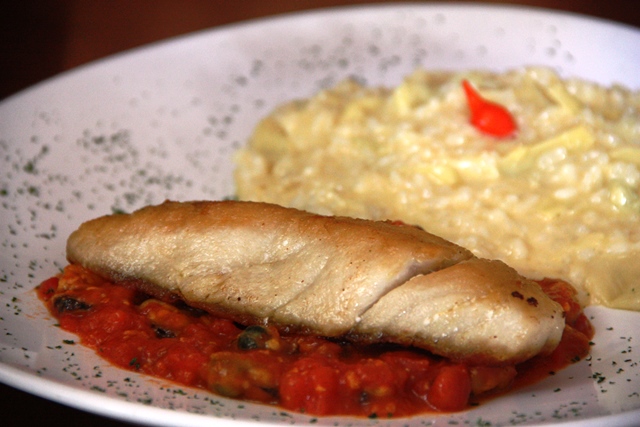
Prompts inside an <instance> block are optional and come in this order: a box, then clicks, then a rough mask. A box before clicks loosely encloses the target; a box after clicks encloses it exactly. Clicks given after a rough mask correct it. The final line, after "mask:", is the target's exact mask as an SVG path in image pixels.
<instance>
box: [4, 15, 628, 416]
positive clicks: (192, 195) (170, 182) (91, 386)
mask: <svg viewBox="0 0 640 427" xmlns="http://www.w3.org/2000/svg"><path fill="white" fill-rule="evenodd" d="M525 64H544V65H548V66H552V67H554V68H555V69H557V70H558V71H559V72H560V73H561V74H562V75H564V76H580V77H582V78H585V79H590V80H594V81H597V82H600V83H603V84H607V85H609V84H613V83H617V82H619V83H623V84H625V85H627V86H629V87H631V88H634V89H638V88H640V73H638V70H639V69H640V31H639V30H638V29H634V28H631V27H625V26H620V25H616V24H612V23H608V22H603V21H598V20H593V19H586V18H582V17H577V16H573V15H567V14H558V13H550V12H546V11H541V10H532V9H523V8H501V7H479V6H452V5H424V6H420V5H406V6H398V5H395V6H389V7H371V8H355V9H337V10H329V11H322V12H314V13H307V14H301V15H293V16H288V17H282V18H276V19H269V20H263V21H256V22H249V23H246V24H242V25H235V26H230V27H224V28H221V29H217V30H213V31H205V32H202V33H198V34H194V35H191V36H188V37H184V38H179V39H176V40H173V41H170V42H167V43H161V44H157V45H154V46H150V47H147V48H144V49H140V50H135V51H132V52H129V53H126V54H122V55H118V56H116V57H113V58H110V59H108V60H105V61H99V62H96V63H94V64H92V65H89V66H86V67H82V68H80V69H77V70H75V71H73V72H70V73H66V74H64V75H62V76H59V77H57V78H55V79H52V80H49V81H47V82H44V83H42V84H40V85H37V86H35V87H33V88H32V89H30V90H27V91H25V92H22V93H21V94H18V95H16V96H14V97H11V98H9V99H8V100H6V101H4V102H3V103H2V104H0V152H1V153H2V155H1V157H0V162H1V163H0V203H1V207H0V217H1V218H2V220H1V221H2V222H1V227H0V241H1V244H2V251H1V254H0V268H1V270H0V302H1V304H0V380H1V381H2V382H5V383H7V384H9V385H12V386H15V387H18V388H20V389H23V390H26V391H28V392H31V393H34V394H37V395H40V396H43V397H46V398H49V399H52V400H54V401H58V402H62V403H65V404H68V405H71V406H74V407H77V408H81V409H85V410H88V411H92V412H96V413H99V414H103V415H107V416H112V417H116V418H119V419H123V420H128V421H133V422H144V423H147V424H156V425H172V426H179V425H189V426H197V425H209V424H210V423H211V422H212V420H215V421H217V422H218V423H221V424H224V425H229V426H240V425H242V424H246V423H251V424H254V423H255V422H257V421H259V422H262V423H274V424H309V423H312V422H313V423H314V424H316V425H326V426H333V425H381V424H384V425H392V426H422V425H452V424H453V425H502V424H544V423H572V422H584V423H586V424H587V425H596V424H598V425H599V424H601V423H602V422H604V420H603V419H602V417H605V418H606V422H607V424H608V425H610V426H613V425H625V424H632V423H634V421H638V419H640V396H639V393H638V390H640V377H639V375H640V367H639V366H638V363H639V362H640V347H639V346H638V342H639V341H640V332H639V331H640V313H630V312H619V311H613V310H607V309H602V308H591V309H589V310H588V313H589V315H591V316H592V317H593V322H594V324H595V326H596V328H597V334H596V338H595V343H596V345H595V346H594V347H593V356H592V358H591V359H590V360H589V361H583V362H580V363H578V364H576V365H573V366H572V367H571V368H569V369H567V370H565V371H562V372H561V373H559V374H558V375H555V376H553V377H550V378H549V379H547V380H546V381H543V382H542V383H540V384H538V385H535V386H533V387H530V388H527V389H524V390H520V391H517V392H514V393H511V394H509V395H507V396H504V397H502V398H499V399H496V400H494V401H492V402H490V403H487V404H485V405H482V406H480V407H479V408H477V409H474V410H471V411H468V412H464V413H461V414H457V415H453V416H433V417H418V418H414V419H409V420H396V421H388V420H354V419H339V418H338V419H324V418H322V419H315V418H314V417H310V416H306V415H299V414H290V413H285V412H282V411H280V410H277V409H273V408H266V407H263V406H259V405H253V404H243V403H238V402H235V401H230V400H226V399H221V398H218V397H216V396H213V395H209V394H207V393H206V392H204V391H197V390H186V389H182V388H180V387H177V386H175V385H171V384H166V383H164V382H162V381H158V380H154V379H149V378H146V377H142V376H138V375H135V374H133V373H130V372H124V371H120V370H118V369H114V368H112V367H109V365H108V364H106V363H104V362H103V361H102V360H101V359H99V358H98V357H97V356H95V355H94V354H93V353H92V352H91V351H88V350H87V349H85V348H83V347H81V346H79V345H74V344H71V343H70V340H74V338H75V337H74V336H72V335H70V334H67V333H64V332H62V331H60V330H59V329H58V328H56V327H55V326H54V323H55V322H54V320H53V319H52V318H51V317H50V316H48V315H47V313H46V311H45V310H44V308H43V307H42V305H41V304H40V303H39V302H38V301H37V299H36V296H35V293H34V292H33V288H34V287H35V286H36V285H37V284H38V283H39V282H40V281H42V280H44V279H46V278H47V277H49V276H51V275H53V274H55V273H56V272H57V271H58V268H60V267H61V266H63V265H64V264H65V261H64V246H65V240H66V238H67V236H68V234H69V233H70V232H71V231H72V230H73V229H75V228H76V227H77V226H78V225H79V224H80V223H81V222H82V221H84V220H87V219H89V218H92V217H96V216H98V215H102V214H105V213H110V212H111V211H112V210H125V211H131V210H133V209H136V208H139V207H141V206H143V205H145V204H149V203H159V202H161V201H162V200H164V199H165V198H170V199H175V200H188V199H202V198H206V199H219V198H223V197H225V196H230V195H232V194H233V192H234V185H233V181H232V177H231V171H232V169H233V165H232V162H231V155H232V153H233V152H234V150H235V149H236V148H238V147H239V146H240V145H242V144H243V143H244V141H245V140H246V138H247V136H248V134H249V132H250V131H251V129H252V127H253V126H254V125H255V123H256V121H257V120H258V119H259V117H261V116H263V115H265V114H266V113H267V112H268V111H269V110H270V109H271V108H272V107H274V106H275V105H276V104H278V103H281V102H284V101H286V100H290V99H292V98H296V97H304V96H309V95H311V94H313V93H314V92H315V91H317V90H318V89H320V88H322V87H326V86H327V85H332V84H334V83H336V82H338V81H339V80H341V79H343V78H345V77H347V76H356V77H358V78H360V79H362V80H364V81H366V82H367V83H369V84H386V85H397V84H398V83H399V82H400V80H401V78H402V77H403V76H404V75H406V74H408V73H410V72H411V71H412V70H413V69H414V67H416V66H424V67H430V68H452V69H463V68H469V67H474V68H475V67H482V68H490V69H494V70H504V69H506V68H510V67H517V66H522V65H525ZM484 423H486V424H484ZM489 423H490V424H489Z"/></svg>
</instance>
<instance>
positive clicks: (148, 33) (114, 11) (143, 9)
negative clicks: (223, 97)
mask: <svg viewBox="0 0 640 427" xmlns="http://www.w3.org/2000/svg"><path fill="white" fill-rule="evenodd" d="M371 3H382V2H381V1H375V0H373V1H371V0H369V1H362V0H350V1H349V0H347V1H338V0H274V1H271V0H213V1H211V0H48V1H37V0H0V100H2V99H4V98H6V97H8V96H10V95H12V94H15V93H16V92H19V91H20V90H22V89H24V88H27V87H29V86H31V85H33V84H35V83H38V82H40V81H42V80H45V79H47V78H49V77H52V76H54V75H56V74H58V73H61V72H63V71H66V70H69V69H71V68H74V67H77V66H79V65H82V64H85V63H88V62H90V61H93V60H96V59H99V58H103V57H105V56H108V55H111V54H114V53H117V52H120V51H123V50H127V49H131V48H134V47H138V46H141V45H144V44H147V43H151V42H155V41H158V40H163V39H166V38H169V37H173V36H177V35H181V34H186V33H190V32H193V31H197V30H202V29H205V28H210V27H214V26H219V25H224V24H229V23H234V22H238V21H243V20H247V19H253V18H260V17H264V16H269V15H275V14H281V13H288V12H296V11H302V10H311V9H317V8H322V7H331V6H341V5H356V4H371ZM422 3H429V2H426V1H425V2H422ZM443 3H454V2H451V1H449V2H446V1H444V2H443ZM469 3H480V2H477V1H469ZM491 3H502V4H517V5H523V6H534V7H544V8H549V9H555V10H562V11H568V12H574V13H581V14H585V15H590V16H593V17H598V18H603V19H609V20H613V21H617V22H621V23H625V24H628V25H632V26H635V27H640V3H638V2H637V1H635V0H624V1H619V0H612V1H602V0H555V1H554V0H538V1H493V2H491ZM45 423H46V424H47V425H54V426H55V425H63V424H65V425H67V426H75V425H82V424H86V425H90V426H92V427H93V426H95V427H102V426H124V425H127V424H125V423H121V422H118V421H114V420H109V419H105V418H101V417H98V416H95V415H92V414H87V413H84V412H81V411H77V410H73V409H70V408H67V407H64V406H61V405H58V404H56V403H52V402H49V401H46V400H43V399H40V398H37V397H34V396H31V395H28V394H26V393H23V392H21V391H18V390H14V389H12V388H10V387H7V386H4V385H1V384H0V424H2V425H3V426H7V427H9V426H16V425H21V426H30V425H44V424H45Z"/></svg>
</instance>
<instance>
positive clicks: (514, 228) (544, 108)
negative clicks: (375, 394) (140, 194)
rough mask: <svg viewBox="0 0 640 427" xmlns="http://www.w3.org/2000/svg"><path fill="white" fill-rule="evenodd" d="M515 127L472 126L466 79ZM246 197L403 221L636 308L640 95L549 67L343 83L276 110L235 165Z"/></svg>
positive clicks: (594, 297)
mask: <svg viewBox="0 0 640 427" xmlns="http://www.w3.org/2000/svg"><path fill="white" fill-rule="evenodd" d="M463 80H467V81H469V82H470V83H471V84H472V86H473V87H475V88H476V90H477V91H478V92H479V93H480V94H481V96H482V97H484V98H485V99H488V100H491V101H493V102H495V103H497V104H500V105H501V106H504V107H505V108H506V109H507V110H508V111H509V112H510V113H511V115H512V116H513V118H514V119H515V122H516V124H517V130H516V132H515V133H514V134H513V135H511V136H508V137H494V136H491V135H488V134H486V133H483V132H481V131H479V130H478V129H477V128H476V127H474V126H473V125H472V124H470V118H469V115H470V113H469V106H468V103H467V99H466V97H465V92H464V91H463V88H462V84H461V82H462V81H463ZM237 165H238V168H237V170H236V175H235V178H236V183H237V191H238V196H239V198H240V199H243V200H259V201H268V202H273V203H278V204H281V205H286V206H292V207H297V208H301V209H306V210H310V211H314V212H318V213H323V214H337V215H349V216H356V217H364V218H372V219H394V220H396V219H400V220H403V221H405V222H408V223H413V224H419V225H421V226H422V227H423V228H425V229H427V230H428V231H430V232H432V233H435V234H438V235H441V236H443V237H445V238H447V239H449V240H452V241H454V242H456V243H458V244H460V245H462V246H465V247H467V248H469V249H470V250H472V251H474V252H475V253H476V255H478V256H481V257H487V258H497V259H502V260H504V261H505V262H507V263H508V264H510V265H511V266H513V267H515V268H516V269H518V270H519V271H520V272H521V273H522V274H525V275H528V276H530V277H533V278H541V277H557V278H563V279H565V280H569V281H570V282H572V283H573V284H574V285H575V286H576V287H578V288H579V289H580V290H581V291H582V293H583V295H582V296H583V297H584V302H585V303H587V302H590V303H594V304H604V305H607V306H611V307H617V308H625V309H634V310H640V283H639V282H640V93H639V92H632V91H628V90H626V89H624V88H622V87H619V86H614V87H610V88H605V87H601V86H598V85H596V84H592V83H589V82H585V81H580V80H577V79H574V80H561V79H560V78H559V77H558V75H557V74H555V73H554V72H553V71H551V70H549V69H546V68H526V69H519V70H513V71H509V72H506V73H504V74H495V73H489V72H483V71H470V72H465V73H450V72H427V71H424V70H418V71H416V72H415V73H413V74H412V75H410V76H408V77H407V78H406V79H405V80H404V82H402V83H401V84H400V85H399V86H398V87H396V88H394V89H389V88H370V87H365V86H362V85H360V84H358V83H356V82H354V81H345V82H343V83H341V84H339V85H338V86H336V87H335V88H332V89H329V90H324V91H322V92H320V93H318V94H317V95H315V96H314V97H312V98H311V99H307V100H300V101H294V102H291V103H288V104H286V105H283V106H281V107H280V108H278V109H276V110H275V111H274V112H273V113H272V114H270V115H269V116H268V117H266V118H265V119H264V120H262V121H261V122H260V123H259V124H258V126H257V127H256V129H255V131H254V133H253V135H252V137H251V139H250V141H249V144H248V146H247V147H246V148H245V149H242V150H241V151H240V152H239V153H238V155H237Z"/></svg>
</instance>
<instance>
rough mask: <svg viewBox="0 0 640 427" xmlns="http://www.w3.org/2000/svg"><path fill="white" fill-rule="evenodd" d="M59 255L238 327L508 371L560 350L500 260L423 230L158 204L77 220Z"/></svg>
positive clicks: (261, 210)
mask: <svg viewBox="0 0 640 427" xmlns="http://www.w3.org/2000/svg"><path fill="white" fill-rule="evenodd" d="M67 258H68V260H69V261H70V262H71V263H75V264H79V265H82V266H83V267H85V268H88V269H89V270H92V271H94V272H95V273H98V274H100V275H102V276H103V277H105V278H107V279H109V280H112V281H116V282H124V283H128V284H130V285H133V286H137V287H139V288H140V289H142V290H145V291H147V292H150V293H153V294H158V293H166V294H171V295H176V296H178V297H180V298H182V299H184V300H185V301H187V302H189V303H191V304H194V305H195V306H198V307H201V308H205V309H207V310H209V311H211V312H213V313H216V314H222V315H225V316H228V317H230V318H233V319H235V320H238V321H244V322H248V321H259V322H270V323H272V324H274V325H277V326H279V327H282V328H285V329H295V330H299V331H303V332H308V333H314V334H318V335H322V336H328V337H344V338H347V339H352V340H360V341H365V342H382V341H389V342H396V343H401V344H409V345H413V346H416V347H420V348H424V349H428V350H430V351H432V352H434V353H436V354H439V355H442V356H445V357H450V358H453V359H457V360H472V361H475V362H482V363H495V364H499V363H516V362H519V361H522V360H526V359H528V358H530V357H532V356H534V355H536V354H539V353H541V352H548V351H550V350H552V349H553V348H555V346H557V344H558V342H559V341H560V338H561V335H562V331H563V328H564V318H563V311H562V308H561V307H560V306H559V304H557V303H555V302H554V301H552V300H551V299H550V298H548V297H547V296H546V295H545V294H544V293H543V292H542V290H541V289H540V287H539V286H538V285H537V284H536V283H535V282H532V281H529V280H527V279H525V278H524V277H522V276H520V275H518V274H517V273H516V272H515V271H514V270H513V269H511V268H510V267H508V266H506V265H505V264H504V263H502V262H498V261H489V260H483V259H478V258H476V257H474V256H473V255H472V254H471V253H470V252H469V251H468V250H466V249H464V248H461V247H460V246H457V245H455V244H453V243H451V242H449V241H446V240H444V239H442V238H440V237H437V236H434V235H432V234H430V233H427V232H425V231H424V230H422V229H420V228H417V227H413V226H408V225H403V224H395V223H391V222H379V221H378V222H374V221H367V220H361V219H354V218H346V217H330V216H321V215H316V214H312V213H308V212H304V211H299V210H295V209H289V208H284V207H281V206H277V205H273V204H267V203H252V202H235V201H220V202H184V203H180V202H165V203H163V204H160V205H158V206H149V207H146V208H143V209H140V210H138V211H136V212H134V213H132V214H117V215H109V216H104V217H101V218H97V219H94V220H91V221H88V222H86V223H84V224H82V225H81V226H80V227H79V229H78V230H76V231H75V232H73V233H72V234H71V236H70V237H69V240H68V242H67Z"/></svg>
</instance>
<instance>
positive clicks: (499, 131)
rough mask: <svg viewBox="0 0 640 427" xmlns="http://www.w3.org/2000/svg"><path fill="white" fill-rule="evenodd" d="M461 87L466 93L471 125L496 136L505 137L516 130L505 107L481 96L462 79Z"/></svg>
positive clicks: (513, 121)
mask: <svg viewBox="0 0 640 427" xmlns="http://www.w3.org/2000/svg"><path fill="white" fill-rule="evenodd" d="M462 87H463V88H464V92H465V94H466V95H467V102H468V104H469V110H470V111H471V124H472V125H473V126H475V127H476V128H478V129H479V130H480V131H482V132H484V133H487V134H489V135H492V136H497V137H507V136H509V135H511V134H513V133H514V132H515V131H516V130H517V125H516V123H515V120H514V119H513V117H512V116H511V113H509V111H508V110H507V109H506V108H504V107H503V106H502V105H499V104H496V103H495V102H491V101H487V100H486V99H484V98H482V97H481V96H480V94H479V93H478V92H477V91H476V90H475V89H474V88H473V86H471V84H470V83H469V82H468V81H467V80H463V81H462Z"/></svg>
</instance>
